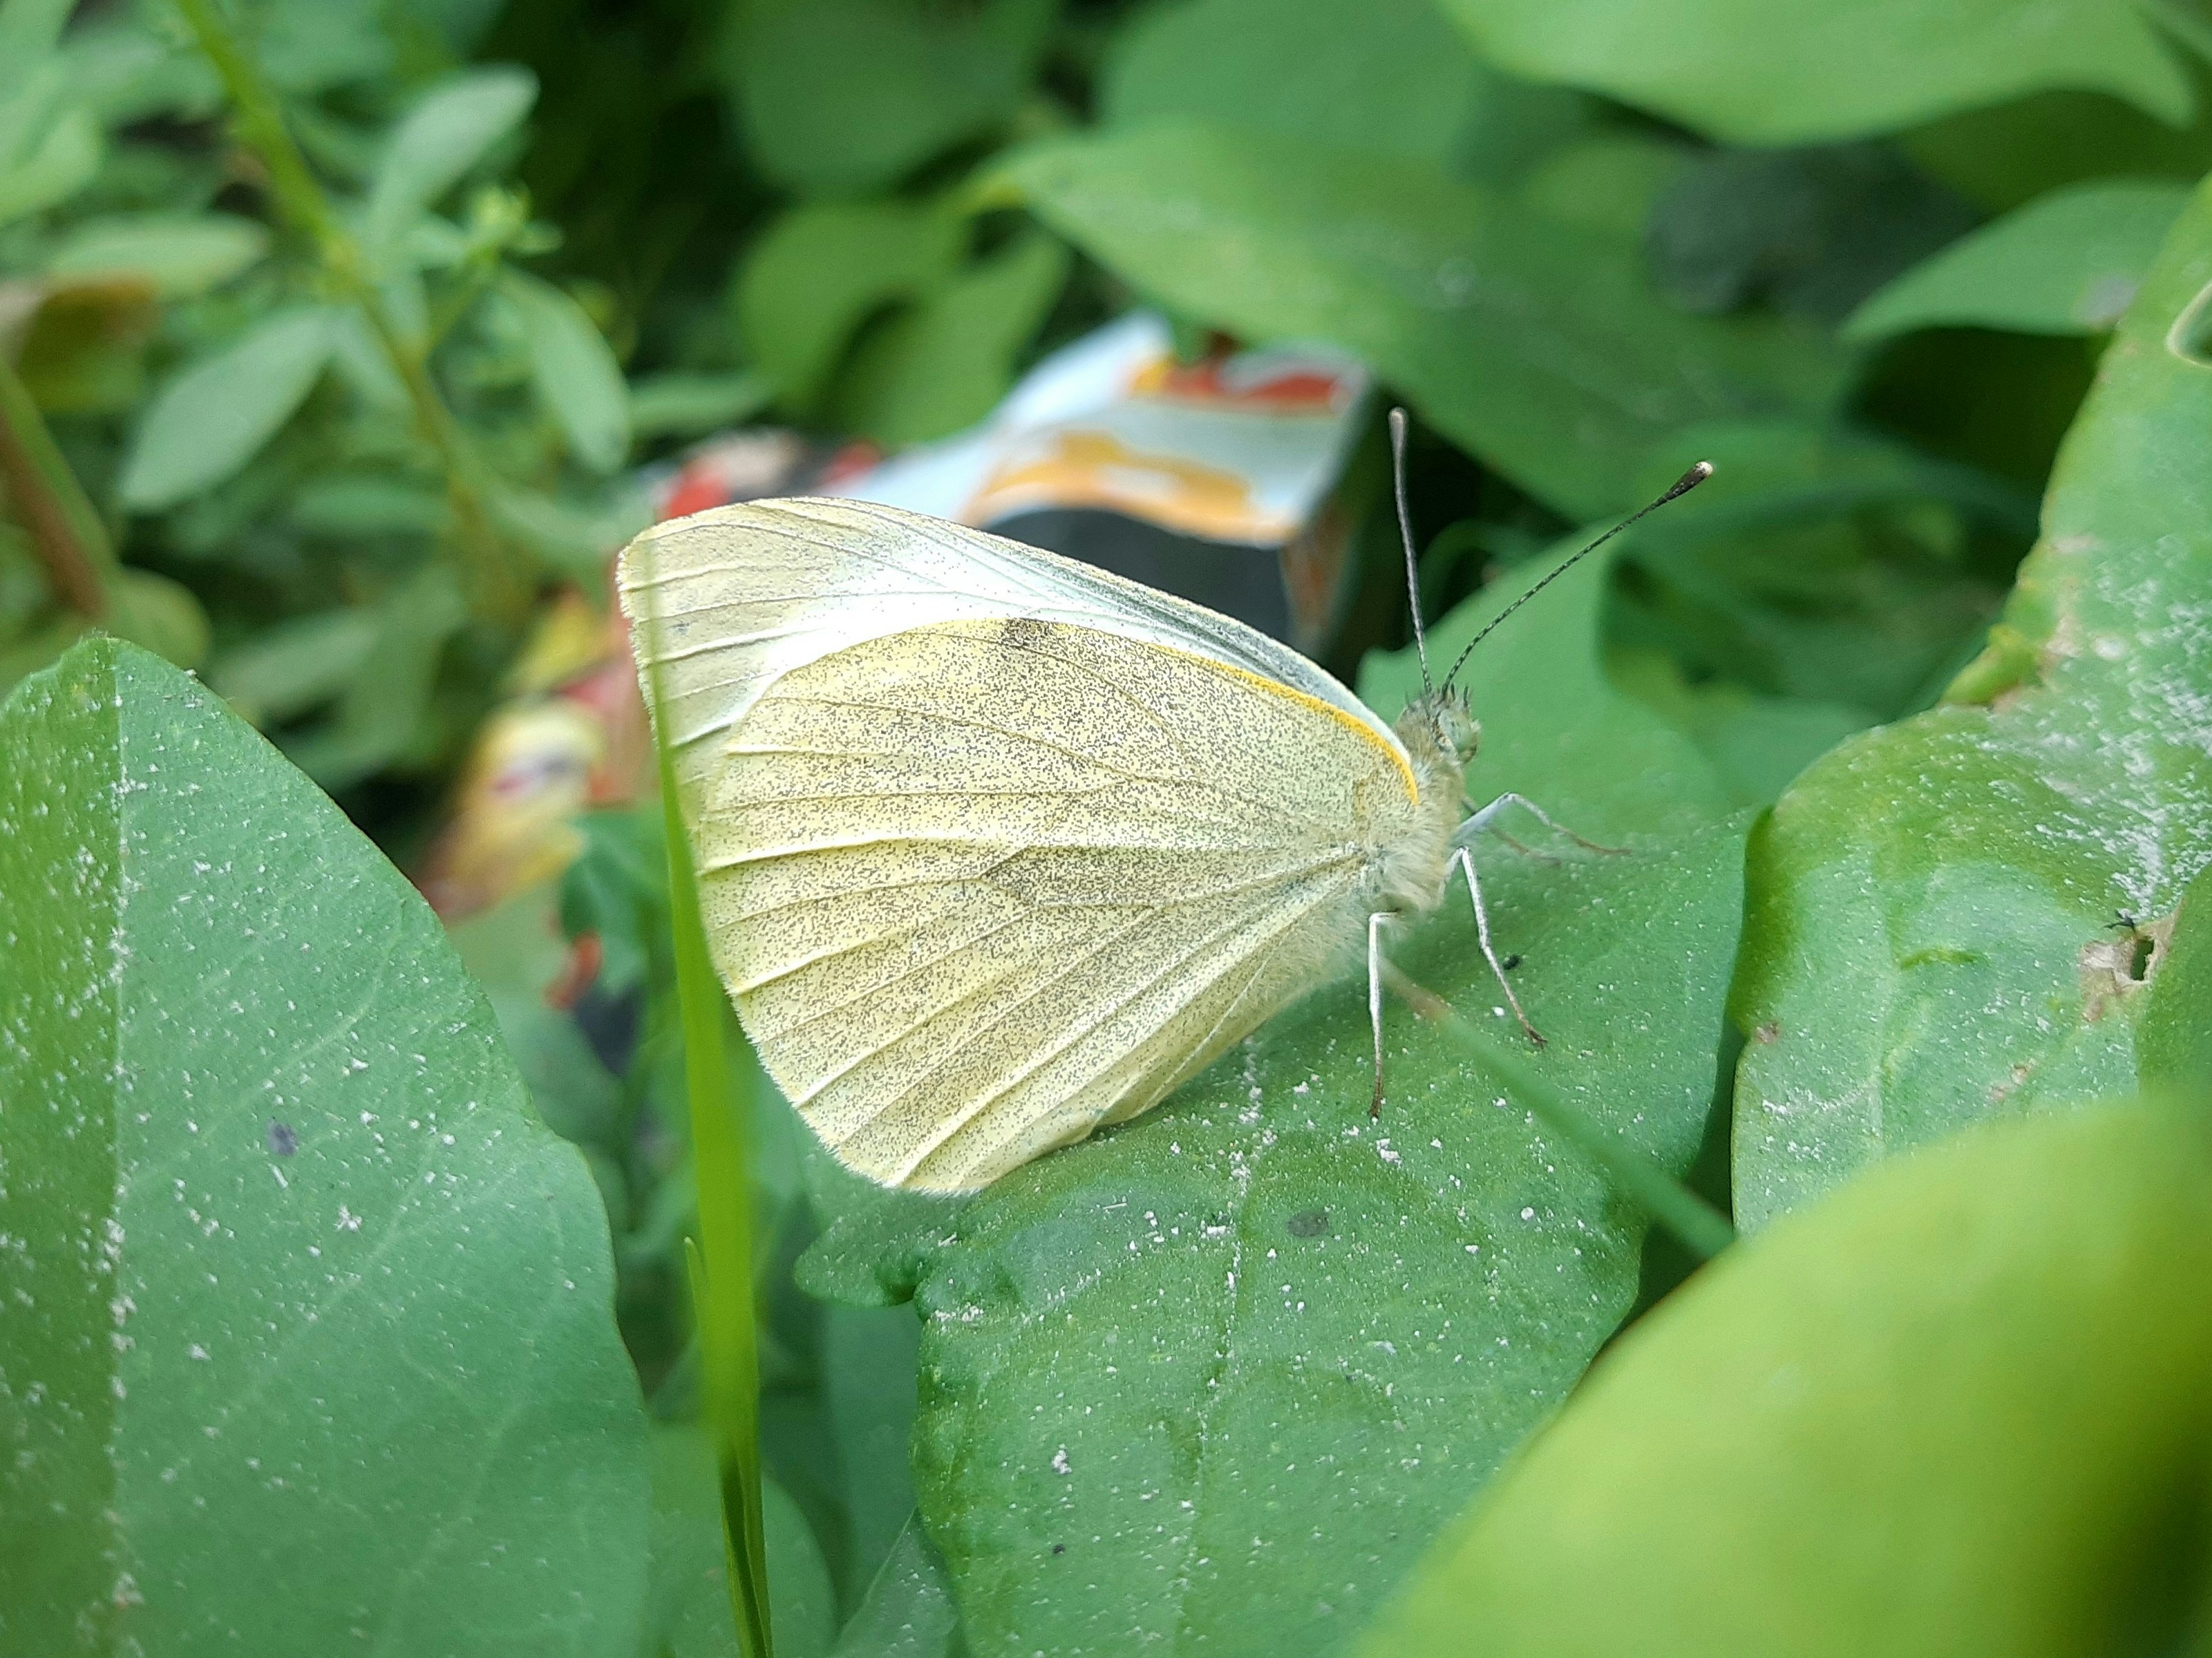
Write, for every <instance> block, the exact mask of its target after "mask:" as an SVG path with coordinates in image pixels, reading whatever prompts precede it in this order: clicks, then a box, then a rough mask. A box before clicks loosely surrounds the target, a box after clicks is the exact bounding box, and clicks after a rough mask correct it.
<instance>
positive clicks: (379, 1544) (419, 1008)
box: [0, 640, 648, 1658]
mask: <svg viewBox="0 0 2212 1658" xmlns="http://www.w3.org/2000/svg"><path fill="white" fill-rule="evenodd" d="M0 938H5V939H7V941H8V944H7V948H6V950H5V953H4V955H0V1170H4V1183H5V1185H6V1187H7V1191H8V1200H7V1215H8V1219H7V1231H8V1234H9V1248H6V1249H5V1250H0V1295H4V1297H5V1298H6V1303H7V1305H8V1307H9V1314H8V1316H7V1317H6V1319H5V1320H4V1321H0V1442H5V1443H6V1444H8V1445H9V1448H10V1449H9V1455H8V1456H7V1458H6V1459H5V1461H4V1462H0V1558H4V1559H5V1560H6V1561H7V1562H8V1563H9V1564H8V1579H9V1588H8V1593H7V1594H6V1595H5V1597H4V1598H0V1649H6V1650H8V1651H9V1652H21V1653H26V1654H28V1653H39V1654H41V1655H45V1654H63V1653H71V1652H80V1651H82V1652H88V1653H89V1652H103V1653H104V1652H109V1651H121V1650H143V1651H147V1652H164V1653H168V1652H178V1653H181V1652H199V1651H213V1650H216V1649H222V1650H226V1651H238V1652H265V1653H289V1652H299V1653H307V1652H339V1651H344V1650H347V1649H356V1648H358V1649H362V1650H371V1649H380V1650H389V1651H394V1652H398V1651H405V1652H424V1653H429V1652H458V1651H466V1652H469V1653H471V1654H479V1653H482V1654H490V1653H510V1654H514V1655H518V1658H519V1655H523V1654H528V1655H532V1658H543V1655H547V1654H554V1653H573V1654H576V1655H579V1658H581V1655H586V1654H591V1655H599V1654H604V1653H607V1652H619V1651H622V1650H624V1649H626V1648H627V1646H628V1644H629V1642H630V1641H631V1640H632V1638H633V1637H634V1632H635V1627H636V1622H637V1618H638V1613H639V1609H640V1605H641V1595H642V1593H643V1587H644V1558H643V1552H642V1551H643V1544H644V1538H645V1527H646V1514H647V1487H648V1471H647V1464H646V1442H645V1435H646V1426H645V1420H644V1416H643V1412H642V1411H641V1408H640V1406H639V1402H638V1395H637V1384H636V1382H635V1380H634V1378H633V1376H632V1374H631V1371H630V1369H629V1363H628V1360H627V1359H626V1357H624V1355H623V1350H622V1345H621V1343H620V1341H619V1340H618V1339H617V1336H616V1333H615V1327H614V1321H613V1317H612V1315H611V1300H612V1290H613V1284H612V1277H613V1274H612V1267H611V1261H610V1260H609V1252H608V1247H607V1236H606V1230H605V1222H604V1220H603V1219H602V1218H601V1215H600V1212H599V1198H598V1195H597V1194H596V1193H594V1192H593V1190H592V1183H591V1179H590V1176H589V1175H587V1174H586V1172H585V1169H584V1166H583V1163H582V1161H581V1159H580V1157H578V1156H577V1155H576V1153H575V1152H574V1151H573V1150H571V1149H570V1148H568V1147H567V1146H565V1145H562V1144H561V1143H560V1142H559V1141H558V1140H556V1139H555V1138H554V1137H553V1135H552V1134H551V1133H549V1132H548V1131H547V1130H546V1129H545V1128H544V1127H543V1125H541V1124H540V1123H539V1122H538V1121H537V1119H536V1118H535V1117H534V1116H533V1115H532V1114H531V1112H530V1110H529V1109H528V1107H527V1104H526V1101H525V1098H524V1094H523V1088H522V1083H521V1080H520V1078H519V1077H517V1076H516V1074H515V1072H514V1067H513V1064H512V1063H511V1062H510V1061H509V1060H507V1056H506V1054H505V1053H504V1051H503V1050H502V1049H501V1048H500V1047H499V1045H498V1042H497V1040H496V1038H495V1035H494V1034H493V1026H492V1019H491V1013H490V1010H489V1008H488V1007H486V1006H485V1005H484V1001H483V996H482V995H481V994H480V993H478V992H477V990H476V988H475V987H474V986H472V985H471V983H470V982H469V981H468V979H467V977H466V975H465V974H463V972H462V971H461V969H460V967H459V963H458V962H457V961H456V960H455V959H454V957H453V951H452V950H451V948H450V947H449V946H448V945H447V943H446V941H445V938H444V936H443V934H442V933H441V930H440V928H439V926H438V923H437V920H436V919H435V917H434V916H433V915H432V914H430V911H429V909H428V907H427V906H425V905H424V904H423V902H422V900H421V899H420V898H419V897H418V896H416V894H415V892H414V891H413V890H411V889H410V887H409V886H408V884H407V883H406V882H405V881H404V879H403V878H401V877H400V875H399V874H398V872H397V871H396V870H394V869H392V866H391V865H389V864H387V863H386V862H385V861H384V859H382V858H381V857H380V856H379V855H378V854H377V853H376V852H375V851H374V848H372V847H370V846H369V844H368V842H367V841H365V840H363V839H362V836H361V835H359V834H358V833H357V832H356V830H355V829H353V828H352V827H351V826H350V825H349V824H348V823H346V822H345V820H344V819H343V817H340V816H339V814H338V812H337V809H336V808H335V807H333V806H332V805H331V803H330V802H329V801H328V800H327V799H325V798H324V797H323V796H322V795H321V794H320V793H319V792H318V791H317V790H316V789H315V788H314V787H313V785H311V784H310V783H309V782H308V781H307V780H306V779H305V778H304V777H302V776H301V775H300V774H298V773H297V772H295V771H294V770H293V769H292V768H290V767H289V766H287V765H285V764H284V763H283V761H281V760H280V759H278V758H277V757H276V755H275V754H274V752H273V751H272V750H270V749H269V748H268V746H267V745H266V744H264V743H263V742H262V740H261V739H260V738H258V737H257V736H255V735H254V734H253V732H252V730H251V729H250V728H248V727H247V726H246V725H245V724H244V723H243V722H241V721H240V720H238V719H237V718H236V717H235V716H234V715H232V714H228V712H226V711H225V710H224V709H223V708H222V706H221V705H220V704H219V703H218V702H216V701H215V700H214V698H213V697H212V696H211V695H210V694H209V693H208V692H206V691H205V690H204V689H201V688H200V687H199V686H198V685H197V683H195V682H193V681H192V680H191V679H189V678H187V677H185V676H184V675H182V674H180V673H179V672H178V671H176V670H174V669H173V668H170V667H168V666H167V665H165V664H163V663H161V662H160V661H158V660H157V659H155V658H153V657H150V656H149V655H147V654H146V653H143V652H141V651H138V650H136V649H134V648H132V647H127V646H122V645H118V644H116V643H115V642H113V641H107V640H95V641H91V642H88V643H87V644H85V645H82V646H80V647H77V648H76V650H75V651H73V652H72V653H70V655H69V656H68V657H66V658H65V659H64V660H63V661H62V662H61V663H60V664H59V665H58V666H56V667H55V668H54V669H52V670H51V671H48V672H46V673H45V674H42V675H40V676H38V677H36V678H34V679H32V680H30V681H27V682H26V683H24V684H23V685H22V686H21V687H20V688H19V689H17V691H16V693H15V695H14V696H13V697H12V698H11V699H10V700H9V703H8V704H7V707H6V710H5V713H4V714H0Z"/></svg>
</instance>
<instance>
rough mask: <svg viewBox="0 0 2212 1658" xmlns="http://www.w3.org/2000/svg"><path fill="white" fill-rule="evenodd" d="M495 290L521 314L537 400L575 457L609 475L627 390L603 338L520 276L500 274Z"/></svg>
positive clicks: (563, 300) (568, 303)
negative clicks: (566, 440)
mask: <svg viewBox="0 0 2212 1658" xmlns="http://www.w3.org/2000/svg"><path fill="white" fill-rule="evenodd" d="M499 291H500V293H501V295H504V296H505V298H506V299H507V301H508V302H509V303H511V304H512V305H513V307H514V308H515V310H516V311H517V312H519V313H520V317H521V325H522V332H523V338H524V341H525V343H526V348H527V349H528V352H529V355H530V383H531V385H532V387H533V388H534V389H535V390H536V392H537V393H538V401H539V402H540V403H541V404H544V407H545V411H546V413H548V414H550V416H553V418H554V419H555V420H556V421H557V422H560V425H561V429H562V432H563V433H565V434H567V435H568V447H569V449H570V450H571V451H573V452H574V454H575V457H576V459H578V460H580V461H581V462H583V464H584V465H586V466H588V467H590V468H591V469H592V471H595V472H611V471H614V470H615V468H616V467H617V466H619V465H622V464H623V457H624V456H626V455H628V454H629V439H630V432H629V387H628V386H625V385H624V384H623V373H622V365H621V364H620V363H618V362H617V361H615V354H614V352H613V351H612V350H611V349H610V348H609V347H608V345H607V342H606V338H605V336H604V335H602V334H601V333H600V332H599V328H598V325H595V324H594V323H593V322H592V319H590V318H589V317H587V316H586V315H585V314H584V308H583V307H581V306H580V305H578V304H577V303H576V302H575V301H574V300H572V299H570V298H569V297H568V295H566V294H564V293H562V291H561V290H560V289H559V288H556V287H554V286H553V284H552V283H550V282H541V281H540V280H539V279H538V278H537V277H535V276H530V275H528V274H527V273H526V272H524V271H520V270H505V271H502V272H501V274H500V281H499Z"/></svg>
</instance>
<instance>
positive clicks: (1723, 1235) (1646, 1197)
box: [1383, 962, 1735, 1260]
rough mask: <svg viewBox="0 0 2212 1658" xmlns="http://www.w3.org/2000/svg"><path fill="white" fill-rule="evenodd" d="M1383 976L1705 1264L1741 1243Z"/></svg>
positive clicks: (1404, 985)
mask: <svg viewBox="0 0 2212 1658" xmlns="http://www.w3.org/2000/svg"><path fill="white" fill-rule="evenodd" d="M1383 978H1384V979H1385V981H1388V983H1389V986H1390V987H1391V988H1392V989H1393V990H1395V991H1396V992H1397V993H1399V994H1400V995H1401V996H1403V997H1404V998H1405V999H1406V1000H1407V1002H1408V1003H1409V1004H1410V1005H1412V1007H1413V1011H1414V1012H1416V1013H1418V1014H1419V1015H1420V1016H1421V1017H1423V1018H1424V1019H1426V1020H1427V1021H1428V1022H1429V1023H1431V1024H1433V1025H1435V1026H1436V1027H1437V1029H1440V1030H1442V1031H1443V1033H1444V1035H1445V1036H1446V1037H1448V1038H1449V1040H1450V1041H1451V1042H1452V1044H1453V1046H1455V1048H1458V1049H1459V1050H1460V1051H1461V1052H1462V1053H1463V1054H1467V1055H1468V1058H1470V1059H1472V1060H1474V1062H1475V1063H1476V1064H1477V1065H1479V1066H1481V1067H1482V1068H1483V1069H1484V1070H1485V1071H1486V1072H1489V1073H1490V1075H1491V1076H1492V1078H1494V1079H1495V1080H1496V1081H1497V1083H1498V1085H1499V1086H1500V1087H1501V1088H1503V1089H1504V1090H1505V1092H1506V1093H1507V1094H1508V1095H1509V1096H1511V1097H1512V1098H1513V1099H1515V1100H1516V1101H1518V1102H1520V1103H1521V1104H1522V1105H1524V1106H1526V1107H1527V1108H1528V1109H1529V1110H1531V1111H1533V1112H1534V1113H1535V1114H1536V1115H1537V1117H1538V1119H1539V1120H1540V1121H1542V1122H1543V1123H1544V1124H1545V1125H1546V1126H1547V1127H1549V1128H1550V1129H1551V1130H1552V1132H1553V1133H1555V1134H1558V1135H1559V1137H1560V1138H1561V1139H1565V1140H1567V1141H1569V1142H1570V1143H1571V1144H1572V1145H1575V1146H1576V1147H1577V1149H1578V1150H1580V1151H1582V1152H1583V1155H1585V1156H1586V1157H1589V1159H1590V1161H1591V1162H1593V1163H1596V1164H1597V1165H1598V1167H1599V1168H1601V1169H1603V1170H1604V1171H1605V1173H1606V1175H1607V1178H1609V1179H1610V1180H1611V1181H1613V1184H1614V1185H1615V1186H1616V1187H1619V1188H1620V1191H1621V1193H1622V1194H1623V1195H1624V1196H1626V1198H1627V1199H1629V1200H1630V1201H1631V1202H1632V1203H1634V1204H1635V1205H1636V1206H1637V1207H1638V1208H1639V1209H1641V1210H1643V1211H1644V1213H1645V1214H1647V1215H1649V1216H1650V1217H1651V1218H1652V1219H1653V1220H1655V1221H1657V1222H1658V1223H1659V1224H1661V1225H1662V1226H1663V1227H1665V1228H1666V1229H1667V1230H1668V1231H1670V1232H1672V1233H1673V1234H1674V1236H1676V1237H1677V1238H1679V1239H1680V1240H1681V1242H1682V1245H1683V1247H1684V1248H1686V1249H1688V1250H1689V1251H1690V1252H1691V1253H1692V1254H1694V1255H1696V1256H1697V1257H1698V1259H1699V1260H1711V1259H1712V1258H1713V1257H1714V1256H1715V1255H1717V1254H1720V1252H1721V1251H1722V1250H1723V1249H1725V1248H1728V1247H1729V1244H1731V1243H1733V1242H1735V1228H1733V1227H1731V1226H1730V1225H1729V1223H1728V1220H1727V1218H1726V1217H1724V1216H1723V1214H1722V1213H1721V1212H1719V1211H1718V1210H1717V1209H1715V1208H1714V1207H1713V1206H1712V1205H1711V1204H1709V1203H1707V1202H1706V1201H1705V1199H1703V1198H1701V1197H1699V1195H1698V1194H1697V1193H1695V1192H1692V1190H1690V1188H1689V1187H1686V1186H1685V1185H1683V1184H1682V1182H1681V1181H1678V1180H1676V1179H1675V1178H1674V1176H1673V1175H1669V1174H1668V1172H1667V1171H1666V1170H1665V1169H1662V1168H1660V1167H1659V1165H1658V1164H1656V1163H1653V1162H1652V1161H1651V1160H1650V1158H1649V1157H1645V1156H1644V1155H1643V1153H1641V1152H1639V1151H1636V1150H1635V1149H1634V1148H1632V1147H1631V1146H1628V1145H1623V1144H1622V1143H1621V1141H1620V1139H1619V1138H1618V1137H1616V1136H1614V1135H1613V1134H1609V1133H1607V1132H1606V1131H1605V1130H1604V1129H1602V1128H1601V1127H1599V1126H1598V1125H1597V1124H1596V1123H1595V1122H1592V1121H1590V1120H1589V1117H1587V1116H1585V1115H1584V1114H1583V1112H1582V1111H1581V1109H1580V1108H1577V1106H1575V1105H1573V1104H1572V1103H1571V1102H1569V1100H1568V1099H1567V1096H1565V1094H1562V1093H1561V1092H1560V1091H1559V1090H1558V1089H1557V1088H1554V1087H1553V1085H1552V1084H1550V1083H1549V1082H1547V1081H1546V1080H1545V1078H1543V1077H1542V1076H1541V1075H1540V1074H1539V1073H1538V1072H1537V1071H1536V1069H1535V1067H1534V1066H1531V1065H1530V1064H1529V1063H1528V1061H1527V1060H1524V1059H1522V1057H1521V1056H1520V1055H1518V1054H1515V1053H1513V1052H1512V1051H1511V1050H1510V1049H1509V1048H1505V1047H1504V1046H1503V1045H1501V1044H1500V1043H1498V1042H1493V1041H1492V1040H1491V1038H1490V1037H1489V1036H1487V1035H1485V1034H1484V1033H1483V1032H1482V1031H1480V1030H1479V1029H1476V1028H1475V1027H1474V1025H1473V1024H1471V1023H1468V1021H1467V1020H1466V1019H1465V1018H1463V1017H1461V1016H1460V1014H1459V1012H1458V1011H1456V1010H1455V1008H1454V1007H1453V1006H1452V1005H1451V1004H1450V1003H1449V1002H1447V1001H1445V1000H1444V999H1443V997H1441V996H1438V995H1437V994H1436V993H1435V992H1433V991H1430V990H1425V989H1424V988H1422V987H1420V986H1419V985H1417V984H1415V983H1414V982H1413V981H1412V980H1411V979H1408V978H1407V976H1406V975H1404V974H1402V973H1401V972H1400V971H1399V970H1398V969H1396V968H1395V967H1393V966H1391V965H1390V964H1389V963H1388V962H1385V963H1383Z"/></svg>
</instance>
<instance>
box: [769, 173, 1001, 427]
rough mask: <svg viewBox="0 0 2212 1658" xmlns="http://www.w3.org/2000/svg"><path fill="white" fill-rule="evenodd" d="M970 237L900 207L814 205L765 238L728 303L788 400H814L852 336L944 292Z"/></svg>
mask: <svg viewBox="0 0 2212 1658" xmlns="http://www.w3.org/2000/svg"><path fill="white" fill-rule="evenodd" d="M966 242H967V228H966V226H965V225H963V223H962V222H961V221H960V220H959V219H958V218H957V217H956V216H954V215H952V214H951V213H949V212H946V211H945V210H941V209H938V208H934V207H930V206H927V205H916V204H915V203H908V202H902V201H896V200H893V201H870V202H816V203H806V204H805V205H802V206H799V207H796V208H793V210H791V211H789V212H788V213H786V214H784V215H783V216H781V218H779V219H777V220H776V221H775V222H774V223H773V224H772V225H770V226H769V228H768V229H767V230H766V231H765V232H763V234H762V235H761V237H760V239H759V240H758V241H757V242H756V243H755V244H754V246H753V248H752V251H751V252H750V254H748V255H747V257H746V259H745V263H744V269H743V270H741V271H740V272H739V274H738V282H737V286H736V288H735V289H734V290H733V292H732V307H733V308H734V310H735V313H736V319H737V325H738V332H739V334H740V335H741V336H742V337H744V343H745V348H746V349H747V350H748V351H750V353H751V354H752V358H753V360H754V361H757V363H759V364H760V366H761V369H762V372H763V373H764V374H767V375H768V376H769V379H770V380H773V381H774V382H775V386H776V390H777V392H778V394H779V396H781V398H783V399H784V400H785V401H787V403H789V404H792V405H793V406H794V407H799V408H804V407H805V406H807V405H808V404H811V402H812V401H813V400H814V399H815V398H817V397H819V396H820V394H821V392H822V390H823V386H824V385H825V384H826V383H827V381H828V380H829V376H830V375H831V374H832V373H833V372H834V371H835V370H836V367H837V361H838V358H839V356H840V355H841V354H842V352H843V350H844V349H845V345H846V343H847V341H848V340H849V339H850V338H851V337H852V335H853V332H854V330H855V329H857V328H859V327H860V325H861V324H862V323H863V322H865V321H866V319H867V318H868V316H869V315H870V313H872V312H874V311H876V310H878V309H879V308H880V307H883V306H884V305H886V304H890V303H891V302H893V301H900V300H908V299H914V298H916V297H918V296H919V295H922V294H924V293H927V292H930V291H932V290H933V289H936V288H941V287H943V286H944V285H945V283H946V282H950V281H951V279H952V276H953V275H954V273H955V272H956V271H957V270H958V269H959V267H960V261H961V258H962V253H963V249H964V247H965V246H966Z"/></svg>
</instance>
